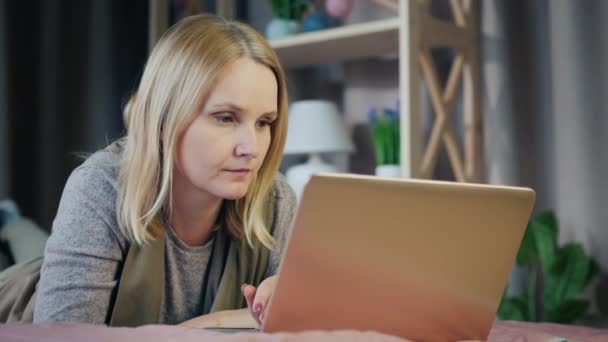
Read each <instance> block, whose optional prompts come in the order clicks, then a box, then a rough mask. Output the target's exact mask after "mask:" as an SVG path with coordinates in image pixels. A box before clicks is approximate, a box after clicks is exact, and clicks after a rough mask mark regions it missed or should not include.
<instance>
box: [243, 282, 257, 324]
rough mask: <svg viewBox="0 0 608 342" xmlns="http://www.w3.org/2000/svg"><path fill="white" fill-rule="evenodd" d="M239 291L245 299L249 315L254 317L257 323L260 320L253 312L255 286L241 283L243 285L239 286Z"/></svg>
mask: <svg viewBox="0 0 608 342" xmlns="http://www.w3.org/2000/svg"><path fill="white" fill-rule="evenodd" d="M241 292H242V293H243V296H244V297H245V301H247V307H249V313H250V314H251V316H252V317H253V318H255V319H256V321H258V324H259V323H260V322H259V320H258V315H257V314H255V313H254V312H253V300H254V298H255V295H256V292H257V289H256V287H255V286H252V285H249V284H243V286H241Z"/></svg>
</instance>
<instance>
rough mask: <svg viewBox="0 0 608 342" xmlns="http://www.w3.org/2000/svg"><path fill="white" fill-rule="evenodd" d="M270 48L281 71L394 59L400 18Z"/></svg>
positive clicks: (291, 40)
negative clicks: (279, 62) (364, 59)
mask: <svg viewBox="0 0 608 342" xmlns="http://www.w3.org/2000/svg"><path fill="white" fill-rule="evenodd" d="M270 44H271V45H272V47H273V48H274V49H275V51H276V52H277V55H278V56H279V59H280V60H281V64H282V65H283V67H284V68H293V67H299V66H305V65H311V64H317V63H326V62H341V61H347V60H353V59H361V58H370V57H383V56H386V55H390V54H395V55H396V54H397V53H398V52H399V18H391V19H384V20H376V21H372V22H367V23H362V24H352V25H347V26H342V27H338V28H332V29H326V30H323V31H316V32H307V33H299V34H296V35H293V36H289V37H285V38H281V39H276V40H272V41H271V42H270Z"/></svg>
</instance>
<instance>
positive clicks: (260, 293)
mask: <svg viewBox="0 0 608 342" xmlns="http://www.w3.org/2000/svg"><path fill="white" fill-rule="evenodd" d="M275 285H276V276H273V277H269V278H266V279H265V280H264V281H263V282H262V283H261V284H260V286H258V288H257V290H256V292H255V297H254V299H253V313H254V314H255V315H254V316H253V317H255V318H256V319H257V320H258V321H259V322H260V323H261V322H262V318H263V317H264V316H263V315H262V314H263V313H264V311H265V310H266V306H267V304H268V300H269V299H270V297H271V296H272V293H273V292H274V288H275Z"/></svg>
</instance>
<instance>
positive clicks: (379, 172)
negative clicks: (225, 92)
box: [376, 164, 401, 178]
mask: <svg viewBox="0 0 608 342" xmlns="http://www.w3.org/2000/svg"><path fill="white" fill-rule="evenodd" d="M376 176H378V177H390V178H399V177H401V166H400V165H392V164H390V165H378V166H376Z"/></svg>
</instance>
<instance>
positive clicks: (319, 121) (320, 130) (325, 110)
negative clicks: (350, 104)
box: [284, 100, 354, 154]
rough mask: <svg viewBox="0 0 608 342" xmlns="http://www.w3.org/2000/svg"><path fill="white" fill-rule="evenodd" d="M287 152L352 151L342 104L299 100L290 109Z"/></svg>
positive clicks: (352, 147) (285, 151)
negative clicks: (340, 111)
mask: <svg viewBox="0 0 608 342" xmlns="http://www.w3.org/2000/svg"><path fill="white" fill-rule="evenodd" d="M288 121H289V124H288V129H287V141H286V143H285V150H284V153H285V154H310V153H327V152H352V151H353V150H354V146H353V143H352V141H351V139H350V137H349V135H348V131H347V129H346V126H345V124H344V121H343V120H342V118H341V116H340V113H339V112H338V107H337V106H336V105H335V104H334V103H332V102H330V101H324V100H303V101H295V102H293V103H292V104H291V106H290V109H289V120H288Z"/></svg>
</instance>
